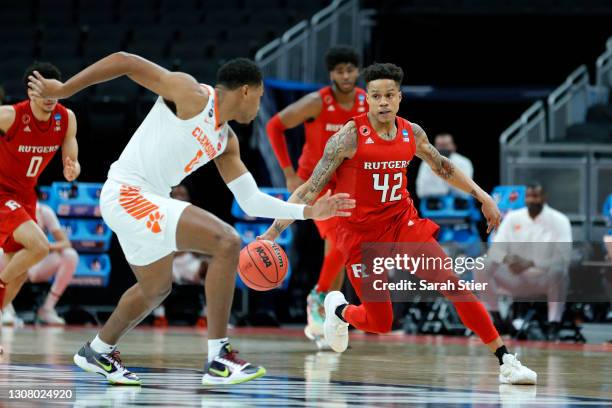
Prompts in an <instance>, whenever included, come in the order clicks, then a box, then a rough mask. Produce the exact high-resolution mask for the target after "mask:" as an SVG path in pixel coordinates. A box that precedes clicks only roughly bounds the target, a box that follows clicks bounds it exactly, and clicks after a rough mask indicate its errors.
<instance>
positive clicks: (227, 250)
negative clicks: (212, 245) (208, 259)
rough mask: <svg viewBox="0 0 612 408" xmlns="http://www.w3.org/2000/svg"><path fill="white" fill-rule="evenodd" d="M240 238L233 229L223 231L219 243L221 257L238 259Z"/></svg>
mask: <svg viewBox="0 0 612 408" xmlns="http://www.w3.org/2000/svg"><path fill="white" fill-rule="evenodd" d="M240 244H241V241H240V236H239V235H238V233H237V232H236V230H235V229H233V228H227V229H225V230H224V231H223V234H222V236H221V237H220V241H219V255H221V256H223V257H231V258H236V259H238V254H239V253H240Z"/></svg>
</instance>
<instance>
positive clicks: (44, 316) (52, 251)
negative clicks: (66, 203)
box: [0, 202, 79, 326]
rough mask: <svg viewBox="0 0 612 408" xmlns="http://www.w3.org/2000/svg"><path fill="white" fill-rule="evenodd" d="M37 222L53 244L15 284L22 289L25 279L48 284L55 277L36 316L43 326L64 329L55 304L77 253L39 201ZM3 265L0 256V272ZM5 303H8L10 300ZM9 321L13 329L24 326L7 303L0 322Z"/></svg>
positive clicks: (76, 261) (47, 207)
mask: <svg viewBox="0 0 612 408" xmlns="http://www.w3.org/2000/svg"><path fill="white" fill-rule="evenodd" d="M36 222H37V223H38V226H39V227H40V229H41V230H42V231H44V233H45V234H51V235H52V236H53V239H54V242H52V243H50V246H49V255H47V256H46V257H45V258H44V259H43V260H42V261H40V262H39V263H37V264H36V265H34V266H33V267H31V268H30V269H28V273H27V274H23V275H22V276H20V277H19V280H17V281H16V283H15V284H16V285H19V286H20V287H21V285H23V283H24V282H25V281H26V280H27V279H29V280H30V282H32V283H40V282H48V281H49V280H50V279H51V278H52V277H54V276H55V279H54V280H53V285H51V289H50V290H49V293H48V294H47V297H46V298H45V302H44V303H43V305H42V306H41V307H40V308H39V309H38V312H37V314H36V317H37V319H38V321H39V322H41V323H43V324H49V325H55V326H63V325H65V324H66V322H65V321H64V319H63V318H61V317H60V316H58V315H57V312H56V311H55V305H56V304H57V302H58V301H59V299H60V297H61V296H62V294H63V293H64V290H66V287H67V286H68V284H69V283H70V281H71V280H72V277H73V276H74V272H75V271H76V268H77V265H78V263H79V254H78V253H77V251H75V250H74V248H72V244H71V243H70V240H69V239H68V237H67V236H66V233H65V232H64V230H63V229H62V227H61V225H60V223H59V220H58V219H57V216H56V215H55V213H54V212H53V210H52V209H51V207H49V206H48V205H45V204H41V203H40V202H39V203H37V205H36ZM6 263H7V259H6V258H5V257H4V256H2V255H0V270H2V269H3V268H4V266H5V265H6ZM14 293H15V295H16V294H17V293H19V290H16V291H15V292H14ZM7 300H8V301H9V302H10V301H11V300H12V299H7ZM11 322H12V324H14V325H16V326H20V325H21V324H23V322H20V319H19V317H17V315H16V314H15V309H14V308H13V305H12V303H9V304H8V305H7V306H6V307H5V308H4V310H3V311H2V323H3V324H11ZM20 323H21V324H20Z"/></svg>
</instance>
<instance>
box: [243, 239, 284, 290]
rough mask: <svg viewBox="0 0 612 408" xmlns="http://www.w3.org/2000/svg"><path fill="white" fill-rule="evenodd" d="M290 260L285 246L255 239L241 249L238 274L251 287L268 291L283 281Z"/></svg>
mask: <svg viewBox="0 0 612 408" xmlns="http://www.w3.org/2000/svg"><path fill="white" fill-rule="evenodd" d="M288 269H289V260H288V259H287V254H286V253H285V251H283V248H281V247H280V245H278V244H276V243H275V242H271V241H264V240H261V241H253V242H251V243H250V244H248V245H247V246H245V247H244V248H242V251H240V260H239V262H238V274H239V275H240V279H242V281H243V282H244V284H245V285H247V286H248V287H249V288H251V289H254V290H259V291H266V290H270V289H274V288H277V287H279V286H280V285H281V283H283V279H285V276H286V275H287V270H288Z"/></svg>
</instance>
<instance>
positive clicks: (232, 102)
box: [29, 52, 355, 385]
mask: <svg viewBox="0 0 612 408" xmlns="http://www.w3.org/2000/svg"><path fill="white" fill-rule="evenodd" d="M123 75H127V76H128V77H129V78H130V79H132V80H133V81H135V82H136V83H138V84H140V85H142V86H144V87H145V88H147V89H149V90H151V91H152V92H154V93H156V94H158V95H159V98H158V99H157V101H156V103H155V104H154V106H153V108H152V109H151V111H150V112H149V114H148V115H147V117H146V118H145V119H144V121H143V122H142V124H141V125H140V127H139V128H138V129H137V130H136V132H135V133H134V135H133V136H132V138H131V140H130V142H129V143H128V145H127V146H126V148H125V150H124V151H123V153H122V154H121V156H120V157H119V159H118V160H117V161H116V162H115V163H113V165H112V166H111V169H110V171H109V173H108V180H107V181H106V183H105V184H104V188H103V189H102V193H101V196H100V209H101V211H102V216H103V218H104V220H105V221H106V223H107V224H108V225H109V226H110V227H111V229H112V230H113V231H114V232H115V233H116V234H117V237H118V239H119V243H120V244H121V248H122V249H123V252H124V254H125V257H126V259H127V261H128V262H129V263H130V265H131V267H132V270H133V271H134V274H135V275H136V279H137V281H138V282H137V283H136V284H135V285H134V286H132V287H131V288H130V289H128V290H127V291H126V292H125V293H124V294H123V296H122V297H121V299H120V300H119V304H118V305H117V308H116V309H115V311H114V312H113V314H112V315H111V316H110V318H109V319H108V321H107V322H106V324H105V325H104V327H102V329H101V330H100V332H99V333H98V335H97V336H96V337H95V338H94V339H93V340H92V341H91V342H87V343H86V344H85V345H84V346H83V347H82V348H81V349H80V350H79V352H78V353H77V354H75V356H74V361H75V363H76V364H77V365H78V366H79V367H81V368H82V369H84V370H86V371H91V372H96V373H99V374H102V375H104V376H105V377H106V378H107V379H108V381H109V382H110V383H112V384H133V385H139V384H140V383H141V381H140V379H139V378H138V377H137V376H136V375H135V374H133V373H131V372H130V371H128V370H127V369H126V368H125V367H124V365H123V364H122V362H121V360H120V358H119V352H118V351H117V349H116V344H117V342H118V341H119V339H120V338H121V337H122V336H123V335H124V334H125V333H127V332H128V331H129V330H130V329H131V328H133V327H134V326H136V325H137V324H138V323H139V322H140V321H141V320H142V319H143V318H144V317H146V316H147V315H148V314H149V313H150V312H151V310H153V309H154V308H155V307H156V306H157V305H159V304H160V303H161V302H162V301H163V300H164V298H166V296H167V295H168V293H169V292H170V290H171V288H172V260H173V257H174V252H175V251H194V252H200V253H206V254H209V255H211V256H212V258H211V262H210V265H209V267H208V272H207V276H206V299H207V308H208V338H209V340H208V363H207V364H206V365H205V368H204V376H203V377H202V383H203V384H236V383H241V382H245V381H249V380H251V379H254V378H257V377H260V376H262V375H264V374H265V369H264V368H263V367H257V366H254V365H251V364H250V363H248V362H246V361H244V360H241V359H239V358H238V357H237V355H236V354H237V352H236V351H235V350H234V349H233V348H232V347H231V345H230V343H229V341H228V338H227V324H228V321H229V316H230V309H231V305H232V296H233V293H234V284H235V274H236V268H237V264H238V255H239V251H240V238H239V236H238V234H237V233H236V231H235V230H234V229H233V228H232V227H231V226H230V225H228V224H226V223H225V222H223V221H221V220H220V219H218V218H217V217H215V216H214V215H212V214H210V213H209V212H207V211H204V210H202V209H200V208H198V207H195V206H193V205H191V204H189V203H187V202H184V201H179V200H174V199H172V198H170V197H169V193H170V189H171V186H174V185H177V184H179V183H180V182H181V180H182V179H183V178H185V177H186V176H187V175H189V174H190V173H192V172H193V171H195V170H197V169H198V168H200V167H201V166H203V165H204V164H206V163H208V162H210V161H214V162H215V165H216V166H217V169H218V170H219V173H220V174H221V177H222V178H223V179H224V181H225V182H226V183H227V186H228V187H229V189H230V190H231V191H232V193H233V195H234V197H235V198H236V200H237V202H238V203H239V204H240V206H241V207H242V209H243V210H244V211H245V212H246V213H247V214H249V215H251V216H257V217H269V218H280V219H307V218H311V219H327V218H329V217H332V216H348V215H350V212H349V211H348V210H350V209H351V208H354V206H355V202H354V200H351V199H349V198H348V195H346V194H345V195H340V194H338V195H335V196H331V195H330V194H328V195H326V196H324V197H322V198H321V199H319V201H317V202H316V203H315V204H314V205H312V206H304V205H298V204H291V203H287V202H284V201H282V200H278V199H275V198H273V197H271V196H268V195H266V194H264V193H262V192H261V191H259V189H258V188H257V184H256V183H255V180H254V179H253V176H252V175H251V174H250V173H249V172H248V170H247V169H246V167H245V166H244V164H243V163H242V160H241V159H240V150H239V146H238V139H237V137H236V135H235V134H234V132H233V131H232V129H231V128H230V127H229V126H228V125H227V122H228V121H230V120H235V121H237V122H239V123H245V124H246V123H249V122H251V121H252V120H253V119H254V118H255V116H256V115H257V111H258V109H259V102H260V99H261V96H262V94H263V82H262V74H261V71H260V69H259V67H257V65H255V63H253V62H252V61H250V60H247V59H244V58H238V59H235V60H231V61H229V62H227V63H226V64H225V65H223V66H222V67H221V68H219V71H218V72H217V84H216V86H215V87H214V88H212V87H210V86H207V85H201V84H199V83H198V82H197V81H196V80H195V79H194V78H193V77H191V76H190V75H188V74H185V73H181V72H169V71H167V70H166V69H164V68H162V67H160V66H158V65H156V64H154V63H152V62H150V61H147V60H145V59H143V58H141V57H139V56H136V55H133V54H128V53H125V52H117V53H114V54H112V55H109V56H108V57H105V58H103V59H101V60H100V61H98V62H96V63H94V64H93V65H91V66H89V67H87V68H85V69H84V70H83V71H81V72H79V73H78V74H76V75H75V76H74V77H72V78H70V79H69V80H68V81H66V82H65V83H62V82H60V81H57V80H53V79H45V78H43V77H42V76H41V75H40V74H39V73H38V72H35V73H34V75H32V76H30V77H29V87H30V89H31V90H32V91H33V92H34V95H36V96H40V97H53V98H67V97H70V96H71V95H74V94H75V93H76V92H79V91H80V90H82V89H84V88H86V87H88V86H91V85H93V84H97V83H100V82H105V81H108V80H111V79H113V78H117V77H120V76H123ZM204 188H205V186H204Z"/></svg>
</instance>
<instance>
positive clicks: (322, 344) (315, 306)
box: [304, 286, 330, 350]
mask: <svg viewBox="0 0 612 408" xmlns="http://www.w3.org/2000/svg"><path fill="white" fill-rule="evenodd" d="M326 294H327V293H326V292H318V291H317V289H316V286H315V287H314V288H312V290H311V291H310V293H309V294H308V297H307V298H306V317H307V324H306V326H305V327H304V334H305V335H306V337H308V339H310V340H312V341H314V342H315V344H316V345H317V348H318V349H319V350H323V349H329V348H330V347H329V345H328V344H327V342H326V341H325V336H324V334H323V322H324V321H325V318H324V315H325V306H324V305H323V302H324V301H325V295H326Z"/></svg>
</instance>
